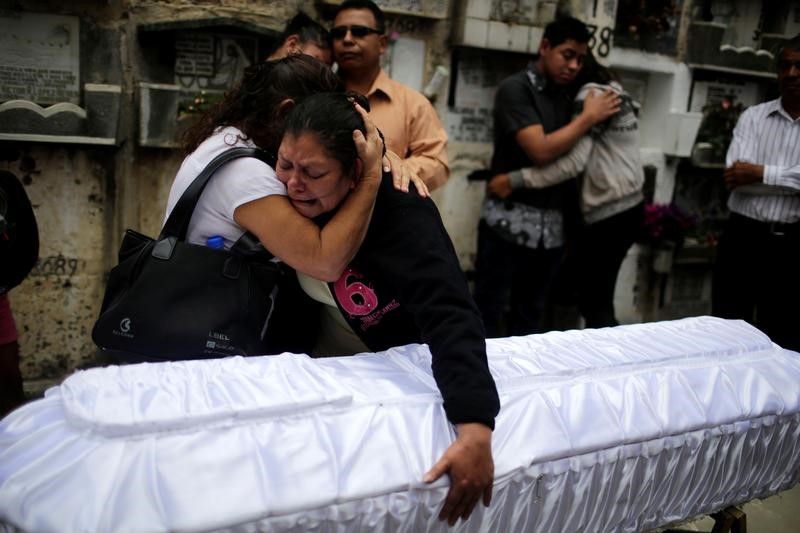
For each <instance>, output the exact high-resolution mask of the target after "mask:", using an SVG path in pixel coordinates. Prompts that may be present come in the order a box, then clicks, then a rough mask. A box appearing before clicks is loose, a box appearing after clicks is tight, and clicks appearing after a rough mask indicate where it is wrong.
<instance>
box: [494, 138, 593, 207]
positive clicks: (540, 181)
mask: <svg viewBox="0 0 800 533" xmlns="http://www.w3.org/2000/svg"><path fill="white" fill-rule="evenodd" d="M593 145H594V141H593V140H592V138H591V137H590V136H589V135H584V136H583V138H582V139H581V140H579V141H578V142H577V144H576V145H575V146H573V147H572V149H571V150H570V151H569V152H567V153H566V154H565V155H563V156H561V157H559V158H558V159H556V160H555V161H553V162H552V163H550V164H549V165H545V166H543V167H526V168H523V169H520V170H515V171H514V172H509V173H508V174H498V175H496V176H494V177H493V178H492V179H491V180H489V183H488V184H487V185H486V190H487V191H488V192H489V193H490V194H493V195H495V196H497V197H499V198H506V197H507V196H509V195H510V194H511V193H512V192H513V191H514V190H515V189H519V188H521V187H528V188H530V189H543V188H545V187H550V186H552V185H558V184H559V183H561V182H564V181H567V180H568V179H570V178H574V177H575V176H577V175H578V174H580V173H581V172H583V170H584V169H585V168H586V163H587V162H588V161H589V154H590V153H591V152H592V146H593Z"/></svg>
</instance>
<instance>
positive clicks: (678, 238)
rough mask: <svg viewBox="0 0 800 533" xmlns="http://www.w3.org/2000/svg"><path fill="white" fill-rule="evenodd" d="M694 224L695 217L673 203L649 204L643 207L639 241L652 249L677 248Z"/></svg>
mask: <svg viewBox="0 0 800 533" xmlns="http://www.w3.org/2000/svg"><path fill="white" fill-rule="evenodd" d="M696 223H697V217H695V216H693V215H689V214H687V213H685V212H684V211H683V210H682V209H681V208H679V207H678V206H677V205H675V204H674V203H671V204H653V203H649V204H646V205H645V206H644V222H643V224H642V234H641V237H640V239H639V241H640V242H642V243H647V244H650V245H651V246H653V247H654V248H677V247H679V246H680V245H681V244H682V243H683V239H684V237H685V236H686V233H687V232H688V231H689V230H691V229H692V228H693V227H694V226H695V224H696Z"/></svg>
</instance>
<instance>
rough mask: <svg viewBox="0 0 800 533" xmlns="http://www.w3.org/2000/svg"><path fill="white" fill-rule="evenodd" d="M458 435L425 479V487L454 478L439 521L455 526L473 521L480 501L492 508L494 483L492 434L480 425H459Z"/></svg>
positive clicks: (451, 480)
mask: <svg viewBox="0 0 800 533" xmlns="http://www.w3.org/2000/svg"><path fill="white" fill-rule="evenodd" d="M457 433H458V436H457V438H456V440H455V441H454V442H453V444H451V445H450V447H449V448H447V450H446V451H445V452H444V455H442V457H441V459H439V461H438V462H437V463H436V464H435V465H433V468H431V469H430V470H429V471H428V473H427V474H425V477H424V478H423V481H425V483H433V482H434V481H436V480H437V479H439V478H440V477H442V476H443V475H444V474H448V475H449V476H450V491H449V492H448V493H447V498H446V499H445V502H444V506H442V510H441V511H440V512H439V520H447V522H448V523H449V524H450V525H451V526H452V525H454V524H455V523H456V521H457V520H458V519H459V518H463V519H465V520H466V519H467V518H469V515H470V514H471V513H472V510H473V509H474V508H475V505H477V503H478V501H479V500H481V499H483V505H485V506H487V507H488V506H489V503H490V502H491V501H492V483H493V481H494V461H493V459H492V430H491V429H489V428H488V427H487V426H485V425H483V424H480V423H468V424H459V425H458V428H457Z"/></svg>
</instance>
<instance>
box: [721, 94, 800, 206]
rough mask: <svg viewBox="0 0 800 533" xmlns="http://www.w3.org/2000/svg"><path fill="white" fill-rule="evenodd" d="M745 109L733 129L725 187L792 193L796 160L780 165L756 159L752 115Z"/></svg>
mask: <svg viewBox="0 0 800 533" xmlns="http://www.w3.org/2000/svg"><path fill="white" fill-rule="evenodd" d="M748 111H749V110H746V111H745V112H744V113H742V116H741V117H739V121H738V122H737V123H736V127H735V128H734V129H733V139H732V140H731V144H730V146H729V147H728V153H727V155H726V157H725V163H726V168H725V170H724V172H723V177H724V178H725V186H726V187H727V188H728V189H737V188H740V187H743V188H742V189H741V190H740V192H743V193H745V194H784V195H785V194H796V193H798V192H800V164H797V165H793V166H788V167H781V166H778V165H763V164H759V163H757V162H756V160H757V156H756V149H757V147H758V143H757V139H756V138H755V136H756V134H757V131H756V126H757V125H756V120H755V119H756V115H755V112H752V111H751V112H748Z"/></svg>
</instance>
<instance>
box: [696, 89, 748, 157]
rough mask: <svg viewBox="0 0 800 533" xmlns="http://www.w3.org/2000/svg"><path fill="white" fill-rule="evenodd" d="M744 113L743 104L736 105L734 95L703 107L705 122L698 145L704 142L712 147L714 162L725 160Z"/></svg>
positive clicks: (701, 126)
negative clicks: (737, 123)
mask: <svg viewBox="0 0 800 533" xmlns="http://www.w3.org/2000/svg"><path fill="white" fill-rule="evenodd" d="M742 111H744V105H743V104H742V103H741V102H738V103H735V102H734V96H733V95H731V96H728V97H725V98H723V99H722V100H720V101H717V102H709V103H707V104H706V105H704V106H703V121H702V122H701V123H700V130H699V131H698V132H697V143H701V142H704V143H708V144H709V145H710V151H711V153H710V156H711V159H712V160H714V161H722V160H724V159H725V153H726V152H727V150H728V145H729V144H730V143H731V138H733V128H734V127H735V126H736V122H737V121H738V120H739V115H741V114H742Z"/></svg>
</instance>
